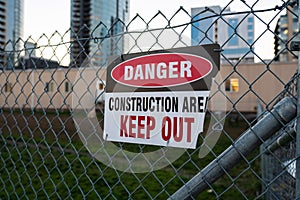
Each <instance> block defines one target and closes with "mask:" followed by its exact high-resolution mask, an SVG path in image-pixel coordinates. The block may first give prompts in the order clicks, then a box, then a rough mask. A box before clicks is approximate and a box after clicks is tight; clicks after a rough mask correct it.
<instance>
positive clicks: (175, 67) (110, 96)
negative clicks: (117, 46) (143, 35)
mask: <svg viewBox="0 0 300 200" xmlns="http://www.w3.org/2000/svg"><path fill="white" fill-rule="evenodd" d="M219 49H220V47H219V45H217V44H213V45H204V46H197V47H187V48H178V49H171V50H164V51H153V52H147V53H139V54H129V55H122V56H121V57H119V58H118V59H116V60H115V61H114V62H112V63H111V64H110V65H109V67H108V69H107V81H106V94H105V118H104V119H105V121H104V135H103V137H104V139H105V140H108V141H117V142H128V143H136V144H149V145H160V146H171V147H181V148H195V147H196V144H197V139H198V135H199V134H200V133H201V132H203V124H204V118H205V112H206V110H207V105H208V99H209V90H210V86H211V81H212V78H213V77H214V76H215V75H216V73H217V72H218V70H219Z"/></svg>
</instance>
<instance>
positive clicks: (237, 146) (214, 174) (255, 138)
mask: <svg viewBox="0 0 300 200" xmlns="http://www.w3.org/2000/svg"><path fill="white" fill-rule="evenodd" d="M296 113H297V106H296V103H295V101H294V100H293V99H292V98H290V97H285V98H284V99H282V100H281V101H279V102H278V103H277V104H276V105H275V106H274V107H273V109H272V110H271V111H266V114H265V115H264V117H263V118H262V119H261V120H259V121H258V122H257V123H256V124H255V125H254V126H253V127H252V128H250V129H248V130H247V131H245V132H244V133H243V134H242V135H241V137H240V138H239V139H237V140H236V141H235V142H234V143H233V144H232V145H231V146H230V147H228V148H227V149H226V150H225V151H224V152H223V153H222V154H220V155H219V156H218V157H217V158H216V159H214V160H213V161H212V162H211V163H209V164H208V165H207V166H206V167H205V168H204V169H203V170H201V171H200V172H199V173H198V174H196V175H195V176H194V177H193V178H192V179H191V180H190V181H188V182H187V183H186V184H185V185H183V186H182V187H181V188H180V189H179V190H177V191H176V192H175V193H174V194H173V195H172V196H170V197H169V199H170V200H171V199H174V200H175V199H191V198H195V197H197V196H198V194H200V193H201V192H202V191H204V190H205V189H207V188H208V187H209V185H211V184H213V183H214V182H215V181H216V180H218V179H219V178H220V177H221V176H222V175H224V174H225V173H227V172H228V171H229V170H230V169H232V168H233V167H234V166H235V165H236V164H238V163H239V162H240V161H241V160H242V159H243V158H245V157H246V156H248V155H250V154H251V153H252V152H253V150H254V149H256V148H258V147H259V146H260V145H261V143H262V142H263V141H265V140H267V139H268V138H270V137H271V136H272V135H273V134H274V133H276V132H277V131H279V130H280V129H281V128H282V127H284V126H285V125H286V124H288V123H289V122H290V121H291V120H293V119H294V118H295V117H296Z"/></svg>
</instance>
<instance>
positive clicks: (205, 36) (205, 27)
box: [191, 6, 254, 62]
mask: <svg viewBox="0 0 300 200" xmlns="http://www.w3.org/2000/svg"><path fill="white" fill-rule="evenodd" d="M228 12H230V9H229V8H226V9H222V8H221V7H220V6H211V7H199V8H192V20H193V21H195V22H194V23H193V25H192V28H191V39H192V42H191V43H192V45H193V46H195V45H199V44H211V43H219V44H220V45H221V47H222V49H223V51H222V54H223V55H224V57H226V59H228V60H231V61H242V62H254V54H253V51H254V47H253V41H254V18H253V16H251V15H248V16H245V15H223V17H222V19H221V18H219V17H218V16H219V14H220V13H228ZM250 46H251V48H249V47H250ZM250 49H251V50H250ZM224 57H222V58H223V59H222V61H223V62H224V61H225V59H224Z"/></svg>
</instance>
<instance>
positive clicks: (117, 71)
mask: <svg viewBox="0 0 300 200" xmlns="http://www.w3.org/2000/svg"><path fill="white" fill-rule="evenodd" d="M212 68H213V67H212V64H211V62H210V61H208V60H207V59H205V58H202V57H200V56H196V55H191V54H184V53H163V54H151V55H145V56H140V57H136V58H133V59H130V60H127V61H125V62H122V63H120V64H118V65H117V66H115V67H114V69H113V70H112V72H111V76H112V78H113V79H114V80H115V81H117V82H119V83H121V84H124V85H128V86H132V87H146V88H150V87H151V88H153V87H170V86H177V85H182V84H187V83H190V82H193V81H196V80H199V79H201V78H203V77H205V76H206V75H208V74H209V73H210V72H211V70H212Z"/></svg>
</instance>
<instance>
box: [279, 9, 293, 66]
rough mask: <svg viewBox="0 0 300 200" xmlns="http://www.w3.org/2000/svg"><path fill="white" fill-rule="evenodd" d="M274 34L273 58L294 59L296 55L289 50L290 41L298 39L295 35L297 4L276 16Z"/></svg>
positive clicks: (282, 60) (280, 59) (288, 60)
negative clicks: (285, 12) (283, 13)
mask: <svg viewBox="0 0 300 200" xmlns="http://www.w3.org/2000/svg"><path fill="white" fill-rule="evenodd" d="M274 32H275V34H274V54H275V60H276V61H281V62H292V61H296V60H297V57H296V56H295V55H293V54H292V53H291V52H290V50H289V46H290V42H291V41H293V40H298V38H297V37H295V36H296V35H297V34H298V32H299V28H298V6H295V7H293V8H290V10H287V14H285V15H281V16H280V17H279V18H278V21H277V24H276V27H275V31H274Z"/></svg>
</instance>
